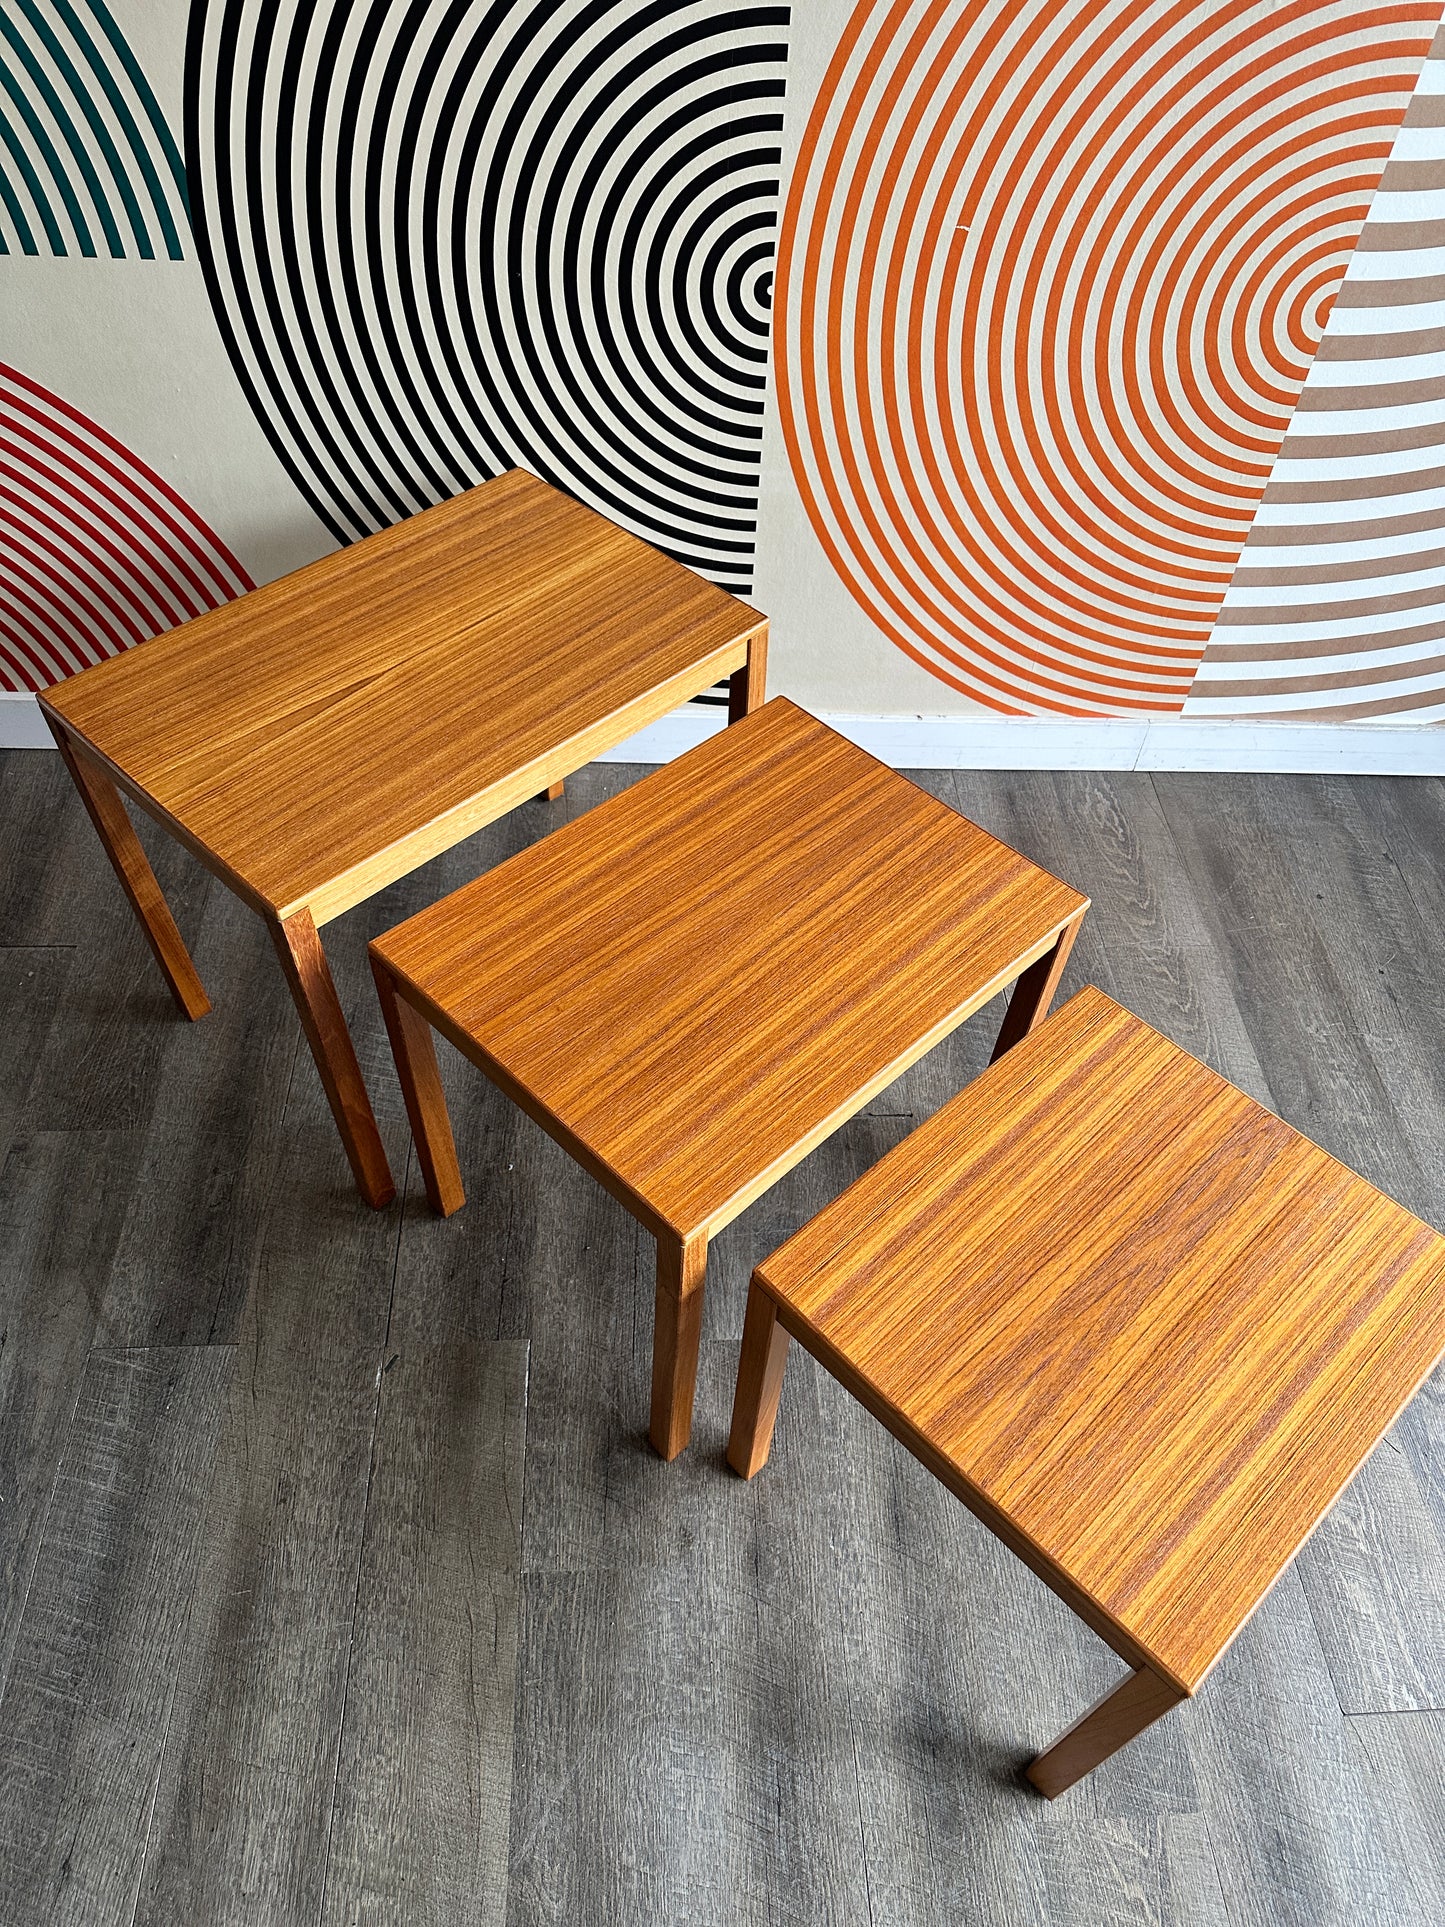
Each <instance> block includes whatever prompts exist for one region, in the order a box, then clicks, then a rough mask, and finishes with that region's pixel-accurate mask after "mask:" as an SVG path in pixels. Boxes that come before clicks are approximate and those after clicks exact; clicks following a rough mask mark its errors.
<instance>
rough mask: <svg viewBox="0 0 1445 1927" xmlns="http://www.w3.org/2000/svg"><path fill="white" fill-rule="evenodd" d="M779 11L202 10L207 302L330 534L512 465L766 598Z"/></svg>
mask: <svg viewBox="0 0 1445 1927" xmlns="http://www.w3.org/2000/svg"><path fill="white" fill-rule="evenodd" d="M787 22H788V8H787V7H785V6H764V5H756V4H753V5H742V6H737V7H731V8H719V7H716V6H713V5H698V4H696V3H695V0H693V3H691V4H689V3H687V0H651V4H636V3H635V0H634V3H633V4H619V0H589V3H588V4H582V3H581V0H543V3H540V4H539V3H537V0H512V3H511V4H501V3H499V4H490V5H489V4H484V3H483V0H450V3H445V0H391V4H388V5H387V6H385V7H379V6H363V7H343V6H329V5H317V4H316V0H280V3H279V4H278V0H197V4H196V6H195V8H194V10H193V13H192V20H191V37H190V44H189V48H188V55H187V86H186V94H187V129H186V138H187V159H188V166H189V169H190V173H191V179H192V187H193V195H194V196H195V198H196V200H197V202H198V205H197V208H196V221H197V230H198V246H199V247H200V249H201V252H202V258H203V262H204V264H205V266H206V269H207V273H208V276H209V279H210V285H211V294H212V300H213V303H214V305H215V309H216V313H217V317H218V319H219V321H220V323H221V326H222V329H223V331H224V332H225V334H226V337H227V345H228V349H229V351H230V354H231V357H232V360H233V362H234V363H235V365H236V367H237V370H238V373H239V374H240V376H241V379H242V380H243V382H244V383H245V385H246V387H247V390H248V393H249V396H250V399H251V402H252V406H253V407H254V408H255V410H256V412H257V415H258V417H259V418H260V420H261V421H262V423H263V424H264V425H265V426H266V428H267V431H268V433H269V434H270V435H271V437H272V441H273V444H274V446H275V447H276V448H277V450H278V452H279V453H280V455H281V457H282V459H283V460H284V461H285V462H286V464H287V466H288V468H289V469H290V471H291V473H292V475H293V477H294V478H295V480H296V482H297V483H298V485H299V486H300V488H301V489H302V490H303V492H304V493H305V495H306V496H307V498H308V499H309V500H310V502H311V503H312V505H313V506H314V507H315V509H316V511H317V513H318V514H319V515H320V516H321V517H322V519H323V520H324V521H325V522H326V524H327V526H328V527H329V528H331V529H332V530H333V532H334V533H335V534H336V536H337V538H338V539H339V540H342V541H347V540H351V539H353V538H355V537H357V536H360V535H364V534H366V533H368V532H369V531H371V530H373V529H376V528H379V527H381V526H383V525H385V524H386V523H388V522H392V521H395V520H397V519H398V518H400V517H402V516H405V515H408V514H411V513H413V512H414V511H415V510H417V509H419V508H422V507H424V506H426V505H427V504H429V503H431V502H435V501H437V500H439V499H441V498H442V497H444V496H447V495H450V494H453V493H455V492H456V491H457V490H459V489H461V488H464V487H467V486H468V485H470V484H471V483H474V482H477V481H480V480H483V479H484V478H485V477H487V476H489V475H493V474H496V473H497V472H499V471H500V470H501V469H503V468H506V467H509V466H511V465H513V464H517V463H520V464H522V465H524V466H526V467H528V468H531V469H533V470H535V471H536V472H537V473H538V474H540V475H543V476H545V477H546V478H547V479H549V480H551V481H553V482H556V483H557V484H558V485H559V486H561V487H563V488H566V489H567V490H569V491H570V492H571V493H573V494H575V495H577V496H579V497H580V498H582V499H583V500H585V501H587V502H590V503H591V504H592V505H593V506H595V507H597V508H599V509H600V510H602V512H603V513H605V514H607V515H609V516H611V517H612V518H613V519H614V520H616V521H618V522H620V523H622V524H623V525H624V526H625V527H627V528H629V529H631V530H633V531H634V532H635V533H636V534H638V535H640V536H642V537H643V538H644V539H645V540H647V541H649V542H653V543H655V544H656V545H657V546H658V547H660V548H662V549H665V550H666V551H668V552H669V553H670V554H672V555H674V556H676V557H677V558H678V559H679V560H681V561H683V562H686V563H688V564H690V565H692V566H693V567H695V568H697V569H699V570H700V571H701V572H703V573H704V574H706V575H708V576H710V577H712V578H713V579H714V580H715V581H717V582H720V583H722V584H724V585H725V586H727V587H729V588H744V589H745V588H747V587H748V586H750V583H751V575H752V558H753V544H754V531H755V523H756V515H757V497H758V465H759V458H760V450H761V437H762V415H763V401H764V389H765V383H766V378H767V355H768V327H769V295H770V290H771V275H772V269H773V254H774V245H775V230H776V222H777V197H778V191H779V181H778V172H779V164H780V149H779V135H780V130H781V126H782V96H783V66H784V61H785V57H786V38H785V30H786V27H787Z"/></svg>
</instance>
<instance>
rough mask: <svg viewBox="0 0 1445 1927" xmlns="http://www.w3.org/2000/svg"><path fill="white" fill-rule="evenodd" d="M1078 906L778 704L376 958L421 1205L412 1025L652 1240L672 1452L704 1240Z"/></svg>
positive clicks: (687, 1381)
mask: <svg viewBox="0 0 1445 1927" xmlns="http://www.w3.org/2000/svg"><path fill="white" fill-rule="evenodd" d="M1086 908H1087V899H1086V898H1084V897H1081V896H1080V895H1079V894H1078V892H1077V891H1075V890H1071V889H1070V888H1069V887H1068V886H1067V885H1066V884H1063V883H1060V882H1058V881H1057V879H1056V878H1054V877H1051V876H1049V875H1048V874H1047V872H1045V871H1043V870H1040V869H1038V868H1036V866H1035V865H1034V864H1032V863H1030V862H1028V861H1027V860H1026V859H1025V858H1023V857H1021V856H1019V855H1017V854H1016V853H1015V852H1014V851H1012V850H1009V849H1007V848H1005V846H1004V845H1003V844H1001V843H998V842H996V841H995V840H994V839H993V838H992V837H991V836H987V835H985V833H984V832H983V831H982V830H980V829H977V828H975V826H974V825H973V824H972V823H969V822H967V821H966V820H965V819H964V818H963V817H961V816H959V815H958V814H957V813H956V812H955V811H953V810H951V809H949V808H948V807H947V806H946V805H945V804H943V803H940V802H937V801H936V800H935V799H934V798H933V797H931V796H928V795H926V794H925V793H924V792H923V791H922V790H920V789H918V788H916V787H915V786H914V785H913V784H912V783H910V782H908V781H907V780H906V779H905V778H903V777H901V776H898V775H895V774H894V772H893V771H891V770H889V769H886V768H884V767H883V765H882V764H880V763H877V762H875V761H874V759H873V758H872V757H871V756H868V755H865V754H864V752H863V751H862V750H859V749H856V748H855V747H854V746H853V745H852V744H851V743H849V742H847V741H846V740H845V739H844V738H843V737H841V736H839V735H836V734H835V733H834V732H833V731H832V730H830V729H828V728H826V727H824V725H823V724H821V723H819V722H817V721H815V720H814V719H813V718H812V717H810V716H809V715H807V714H806V713H805V712H804V711H803V710H801V709H798V708H796V707H794V705H793V704H792V703H789V702H786V701H783V700H781V699H779V700H775V701H773V702H771V703H768V704H767V705H766V706H765V707H764V708H762V709H761V710H758V711H757V712H755V713H754V714H753V715H751V716H748V717H747V718H746V719H744V720H743V721H741V722H739V723H738V724H737V725H736V726H735V727H733V728H731V729H728V730H725V731H722V732H721V733H719V734H718V735H717V736H715V737H713V738H712V739H711V740H710V741H709V742H706V743H704V744H703V745H701V746H700V747H699V748H697V749H695V750H692V751H690V752H689V753H688V754H687V755H686V756H683V757H680V758H679V759H678V760H677V761H676V762H674V763H672V764H670V765H668V766H667V767H666V768H664V769H662V770H659V771H657V772H656V773H655V774H653V775H651V776H648V777H645V778H644V779H643V780H642V781H641V782H640V783H638V784H636V785H635V786H634V787H633V788H631V789H630V790H627V791H625V792H624V793H623V794H622V795H621V796H618V797H615V798H613V799H612V800H611V801H610V802H608V803H604V804H602V805H600V806H599V807H598V808H597V809H594V810H592V811H590V812H589V813H588V814H587V815H586V816H585V817H582V818H580V819H579V820H578V821H577V822H575V823H571V824H569V825H567V826H566V827H565V828H563V829H560V830H558V831H556V832H555V833H554V834H553V835H552V836H549V837H548V838H547V839H546V840H545V842H542V843H539V844H537V845H535V846H534V847H533V848H531V849H528V850H524V851H522V852H521V853H520V854H519V855H517V856H514V857H512V858H511V859H509V861H507V862H506V863H503V864H500V865H499V866H498V867H497V868H496V869H495V870H493V871H491V872H489V873H488V874H487V875H486V876H483V877H479V878H478V879H477V880H476V882H474V883H471V884H468V885H466V886H465V887H464V888H463V889H461V890H458V891H457V892H456V893H455V894H454V895H452V896H450V897H447V898H444V899H443V900H442V901H441V902H440V903H437V904H434V905H433V906H432V907H431V908H430V909H429V910H425V911H423V912H422V913H421V914H420V915H419V916H416V917H413V918H412V919H411V920H410V921H409V922H407V923H404V924H402V925H400V926H399V927H398V928H397V929H395V930H392V931H389V932H388V933H387V935H385V936H384V937H381V938H378V939H377V941H376V942H375V943H373V945H372V947H371V954H372V962H373V967H374V969H375V971H376V977H377V986H378V989H379V990H380V993H381V999H382V1004H383V1007H384V1009H385V1011H386V1016H387V1023H388V1026H389V1029H390V1032H391V1038H392V1044H393V1048H394V1050H395V1052H396V1057H397V1065H398V1069H399V1071H400V1074H401V1080H402V1087H403V1091H404V1093H405V1096H406V1103H407V1110H408V1115H409V1116H410V1119H411V1125H412V1132H413V1135H414V1137H415V1139H416V1144H417V1150H418V1155H419V1161H420V1164H421V1168H422V1173H423V1176H424V1178H425V1181H426V1188H427V1196H428V1198H429V1199H430V1201H431V1204H432V1206H433V1208H434V1209H435V1210H437V1211H439V1212H442V1213H448V1212H451V1211H454V1210H455V1209H456V1208H457V1206H458V1205H460V1204H461V1203H462V1201H463V1191H462V1183H461V1176H460V1173H459V1171H458V1169H457V1161H456V1152H455V1148H454V1145H453V1141H452V1134H451V1127H450V1124H449V1121H448V1118H447V1113H446V1105H445V1101H444V1099H443V1096H442V1090H441V1085H440V1082H439V1080H438V1076H437V1065H436V1056H435V1053H434V1050H433V1045H432V1027H433V1026H435V1028H436V1029H437V1030H439V1031H441V1033H442V1034H443V1035H444V1036H445V1037H448V1038H449V1039H450V1040H451V1041H452V1043H454V1044H455V1045H456V1046H457V1048H458V1049H459V1050H461V1051H462V1052H463V1053H464V1054H465V1055H466V1056H467V1057H469V1058H470V1059H471V1060H472V1062H473V1063H474V1064H476V1065H478V1066H479V1067H480V1068H481V1069H482V1070H483V1071H484V1072H485V1073H486V1074H487V1076H488V1077H490V1078H491V1079H492V1080H493V1081H494V1082H495V1083H496V1084H498V1085H499V1086H500V1087H501V1089H502V1090H504V1091H505V1092H507V1094H508V1095H509V1096H510V1097H512V1098H513V1099H514V1100H515V1102H516V1103H518V1104H519V1105H520V1106H521V1107H522V1108H523V1109H524V1110H525V1111H527V1112H529V1113H530V1115H531V1116H532V1117H533V1118H535V1119H536V1121H537V1122H538V1123H539V1124H540V1125H541V1126H542V1127H543V1129H544V1130H546V1131H548V1132H550V1133H551V1135H552V1136H553V1137H554V1138H556V1139H557V1141H558V1142H559V1143H560V1144H561V1145H563V1146H564V1147H565V1148H566V1149H567V1150H568V1151H569V1152H570V1153H571V1154H572V1156H573V1157H574V1158H576V1160H577V1161H578V1163H579V1164H581V1165H582V1166H583V1167H584V1168H585V1169H586V1170H588V1171H590V1172H591V1173H592V1175H593V1176H594V1177H596V1178H598V1179H599V1180H600V1181H601V1183H603V1184H604V1185H606V1187H607V1188H608V1190H609V1191H611V1192H612V1193H613V1195H614V1196H615V1197H617V1198H619V1199H620V1200H621V1202H622V1203H623V1204H624V1205H626V1207H627V1208H628V1210H629V1211H631V1212H632V1213H633V1215H634V1216H635V1217H636V1218H637V1219H638V1220H639V1221H640V1222H641V1223H642V1224H643V1225H644V1226H645V1227H646V1228H647V1229H648V1230H649V1231H651V1232H652V1233H653V1234H654V1236H655V1237H656V1239H657V1296H656V1305H657V1323H656V1331H655V1337H654V1345H653V1381H652V1421H651V1432H650V1436H651V1439H652V1442H653V1445H654V1446H655V1447H656V1449H657V1450H658V1451H659V1452H660V1453H661V1454H662V1456H663V1457H664V1458H669V1459H670V1458H672V1457H673V1456H674V1455H675V1454H676V1453H677V1452H679V1451H681V1449H682V1448H683V1446H684V1445H686V1443H687V1440H688V1434H689V1430H690V1426H691V1420H692V1402H693V1385H694V1378H695V1374H696V1369H697V1353H698V1335H699V1329H700V1321H701V1315H702V1288H703V1275H704V1270H705V1267H706V1263H707V1246H708V1240H709V1238H711V1237H712V1236H713V1235H714V1234H715V1233H716V1232H717V1231H719V1230H720V1229H721V1228H722V1227H723V1226H724V1225H725V1224H727V1223H728V1222H729V1221H730V1220H731V1219H733V1218H735V1217H736V1216H737V1215H738V1213H739V1212H741V1211H742V1210H743V1209H744V1208H745V1207H746V1206H747V1205H749V1204H750V1203H751V1202H752V1201H753V1199H754V1198H757V1197H759V1196H760V1195H761V1194H762V1193H763V1192H764V1191H766V1190H767V1189H768V1188H769V1186H770V1185H773V1184H775V1183H777V1181H778V1179H779V1178H781V1177H782V1176H783V1174H784V1173H785V1172H787V1171H789V1170H790V1169H791V1168H792V1167H793V1166H794V1165H795V1164H797V1163H798V1161H799V1160H800V1159H801V1158H803V1157H804V1156H805V1155H806V1154H807V1153H808V1152H809V1151H810V1150H811V1149H812V1148H813V1147H814V1146H815V1145H817V1144H820V1143H821V1142H822V1141H823V1139H824V1138H826V1137H827V1136H828V1135H829V1134H830V1133H831V1132H832V1131H835V1130H836V1129H837V1128H838V1126H839V1125H840V1124H842V1123H843V1122H844V1120H845V1119H846V1118H848V1117H850V1116H851V1115H852V1114H853V1113H854V1112H855V1111H857V1110H858V1109H859V1108H860V1107H861V1106H862V1105H864V1104H866V1103H867V1102H868V1100H869V1098H871V1097H872V1096H874V1095H875V1094H876V1093H877V1092H878V1091H880V1090H882V1089H883V1087H884V1086H885V1085H887V1084H889V1083H890V1082H891V1081H892V1080H893V1079H894V1078H895V1077H897V1076H898V1075H899V1073H900V1072H901V1071H903V1070H905V1069H906V1068H907V1066H908V1065H909V1064H911V1063H913V1062H914V1061H915V1060H916V1059H917V1058H919V1057H921V1056H922V1055H923V1053H924V1052H925V1051H926V1050H928V1049H929V1047H930V1046H931V1045H933V1044H935V1043H937V1042H938V1041H939V1039H940V1038H942V1037H945V1036H947V1034H948V1033H949V1032H950V1031H951V1030H953V1029H954V1028H955V1026H957V1025H958V1024H960V1023H962V1022H963V1020H964V1019H965V1018H966V1017H967V1016H968V1015H969V1014H970V1013H971V1012H972V1011H975V1010H977V1009H978V1008H979V1007H980V1006H981V1005H982V1004H985V1003H986V1002H988V1000H989V999H990V998H991V997H994V996H996V995H997V994H998V992H999V991H1001V990H1003V989H1005V988H1006V987H1007V986H1008V985H1009V984H1010V983H1013V982H1014V980H1015V979H1017V980H1018V982H1017V985H1016V988H1015V990H1014V993H1013V997H1012V999H1011V1000H1010V1003H1009V1007H1008V1011H1007V1013H1006V1016H1005V1019H1004V1024H1003V1028H1002V1030H1001V1032H1000V1037H999V1044H998V1049H1000V1050H1002V1049H1006V1048H1007V1047H1008V1046H1009V1045H1010V1044H1012V1043H1013V1042H1014V1041H1015V1040H1016V1039H1017V1038H1018V1037H1021V1036H1022V1035H1023V1034H1024V1033H1025V1032H1026V1031H1027V1030H1028V1029H1029V1027H1030V1026H1031V1025H1032V1024H1033V1022H1034V1021H1035V1019H1036V1018H1037V1017H1038V1016H1039V1014H1040V1013H1041V1012H1042V1011H1044V1010H1046V1009H1047V1007H1048V1003H1049V1000H1050V998H1051V996H1052V995H1053V990H1054V986H1055V984H1056V982H1057V980H1058V977H1059V974H1060V972H1061V970H1062V968H1063V964H1064V960H1065V958H1066V957H1067V955H1068V951H1069V946H1070V944H1071V943H1072V941H1073V937H1074V933H1075V931H1076V930H1077V928H1078V925H1079V921H1080V919H1081V918H1082V916H1083V914H1084V911H1085V909H1086Z"/></svg>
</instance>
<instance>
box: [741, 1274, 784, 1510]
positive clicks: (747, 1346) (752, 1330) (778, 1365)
mask: <svg viewBox="0 0 1445 1927" xmlns="http://www.w3.org/2000/svg"><path fill="white" fill-rule="evenodd" d="M787 1362H788V1334H787V1332H786V1331H784V1329H783V1327H782V1325H780V1324H779V1322H778V1313H777V1307H776V1305H775V1304H774V1303H773V1300H772V1299H771V1298H770V1297H769V1295H768V1294H767V1292H765V1291H764V1290H763V1288H762V1286H761V1285H759V1284H758V1283H757V1281H756V1280H754V1281H753V1283H752V1284H751V1285H750V1286H749V1288H748V1312H747V1317H746V1318H745V1319H744V1321H743V1350H742V1357H741V1358H740V1359H739V1360H738V1389H737V1392H736V1394H735V1396H734V1398H733V1427H732V1435H731V1437H730V1438H729V1439H728V1464H729V1465H730V1466H731V1467H732V1469H733V1471H734V1472H736V1473H738V1474H739V1475H740V1476H741V1477H743V1478H745V1479H750V1478H751V1477H752V1476H753V1474H754V1473H755V1472H761V1471H762V1469H763V1467H764V1466H765V1465H766V1464H767V1462H768V1453H769V1451H770V1450H771V1449H772V1443H773V1426H774V1423H775V1422H776V1420H777V1416H778V1400H779V1399H780V1398H781V1397H782V1395H783V1367H784V1366H785V1365H786V1364H787Z"/></svg>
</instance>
